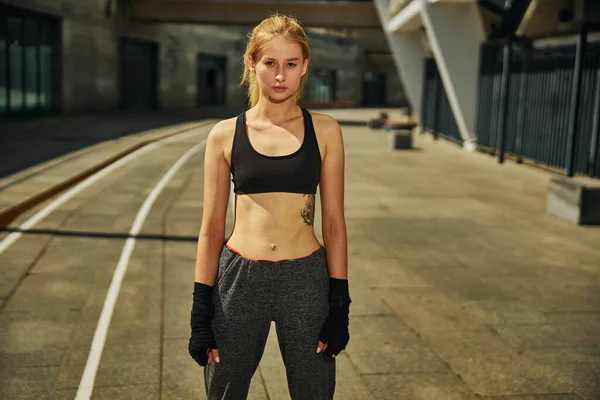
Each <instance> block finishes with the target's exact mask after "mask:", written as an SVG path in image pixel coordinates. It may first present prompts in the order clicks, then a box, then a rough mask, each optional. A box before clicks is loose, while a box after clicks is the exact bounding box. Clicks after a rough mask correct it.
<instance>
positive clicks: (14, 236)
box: [0, 126, 199, 254]
mask: <svg viewBox="0 0 600 400" xmlns="http://www.w3.org/2000/svg"><path fill="white" fill-rule="evenodd" d="M196 128H198V127H197V126H196V127H194V128H191V129H193V130H192V131H189V132H186V133H179V134H177V136H172V135H169V136H168V137H166V138H163V139H160V140H159V141H157V142H152V143H150V144H147V145H145V146H143V147H141V148H139V149H137V150H135V151H133V152H131V153H129V154H127V155H126V156H124V157H123V158H121V159H119V160H117V161H116V162H114V163H112V164H110V165H109V166H108V167H106V168H104V169H101V170H100V171H98V172H96V173H95V174H93V175H91V176H90V177H88V178H87V179H85V180H84V181H82V182H80V183H79V184H77V185H76V186H73V187H72V188H71V189H70V190H69V191H67V192H65V193H64V194H62V195H61V196H60V197H58V198H57V199H56V200H54V201H53V202H52V203H50V204H48V205H47V206H46V207H44V208H43V209H41V210H40V211H38V212H37V213H36V214H35V215H33V216H32V217H30V218H29V219H28V220H27V221H25V222H24V223H23V224H21V226H19V228H18V229H19V231H25V230H28V229H31V228H32V227H33V226H35V225H36V224H37V223H38V222H40V221H41V220H42V219H44V218H46V217H47V216H48V215H49V214H50V213H51V212H52V211H54V210H56V209H57V208H58V207H60V206H61V205H63V204H64V203H65V202H67V201H68V200H69V199H71V198H72V197H73V196H75V195H76V194H77V193H79V192H80V191H82V190H83V189H85V188H87V187H88V186H90V185H92V184H94V183H95V182H96V181H98V180H99V179H101V178H103V177H104V176H106V175H108V174H109V173H111V172H113V171H114V170H116V169H118V168H120V167H122V166H123V165H125V164H127V163H129V162H131V161H133V160H135V159H136V158H138V157H140V156H142V155H144V154H146V153H147V152H149V151H151V150H154V149H156V148H157V147H160V146H162V145H163V144H164V143H169V142H172V141H178V140H181V139H185V138H187V137H189V136H193V135H198V134H199V132H197V131H195V129H196ZM21 236H23V234H22V233H21V232H12V233H11V234H10V235H8V236H7V237H5V238H4V240H2V241H1V242H0V254H2V253H3V252H4V251H5V250H6V249H7V248H8V247H10V246H11V245H12V244H13V243H14V242H16V241H17V240H18V239H19V238H20V237H21Z"/></svg>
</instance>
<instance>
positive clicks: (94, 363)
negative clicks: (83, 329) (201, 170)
mask: <svg viewBox="0 0 600 400" xmlns="http://www.w3.org/2000/svg"><path fill="white" fill-rule="evenodd" d="M205 144H206V139H205V140H203V141H202V142H200V143H198V144H196V145H195V146H194V147H192V148H191V149H189V150H188V151H187V152H186V153H185V154H184V155H183V156H181V157H180V158H179V160H177V162H176V163H175V164H173V166H172V167H171V168H170V169H169V171H167V173H166V174H165V175H164V176H163V177H162V179H161V180H160V181H159V182H158V183H157V184H156V186H155V187H154V189H153V190H152V192H151V193H150V194H149V195H148V197H147V198H146V200H145V201H144V204H142V207H141V208H140V210H139V211H138V214H137V216H136V217H135V221H134V222H133V225H132V226H131V230H130V231H129V234H130V235H131V236H135V235H137V234H138V233H139V232H140V230H141V228H142V225H143V223H144V221H145V220H146V217H147V216H148V213H149V212H150V209H151V208H152V205H153V204H154V202H155V201H156V199H157V198H158V196H159V195H160V193H161V192H162V190H163V189H164V188H165V186H166V185H167V183H169V181H170V180H171V179H172V178H173V176H175V174H176V173H177V171H179V169H180V168H181V167H182V166H183V164H185V163H186V162H187V161H188V159H189V158H190V157H192V156H193V155H194V154H196V153H198V152H199V151H200V150H201V149H202V148H203V147H204V146H205ZM134 246H135V239H134V238H133V237H129V238H128V239H127V240H126V241H125V245H124V246H123V251H122V252H121V257H120V259H119V262H118V264H117V268H116V269H115V272H114V275H113V279H112V281H111V283H110V286H109V288H108V292H107V294H106V299H105V301H104V306H103V307H102V313H101V314H100V318H99V319H98V325H97V326H96V332H95V333H94V338H93V340H92V346H91V348H90V352H89V355H88V359H87V362H86V364H85V369H84V371H83V375H82V377H81V381H80V383H79V389H78V390H77V395H76V397H75V399H76V400H88V399H90V397H91V396H92V391H93V389H94V381H95V379H96V372H97V370H98V365H99V364H100V358H101V356H102V351H103V350H104V343H105V341H106V335H107V333H108V327H109V325H110V320H111V318H112V314H113V311H114V309H115V304H116V302H117V297H118V296H119V291H120V289H121V283H122V282H123V278H124V276H125V272H126V271H127V266H128V264H129V259H130V258H131V254H132V253H133V248H134Z"/></svg>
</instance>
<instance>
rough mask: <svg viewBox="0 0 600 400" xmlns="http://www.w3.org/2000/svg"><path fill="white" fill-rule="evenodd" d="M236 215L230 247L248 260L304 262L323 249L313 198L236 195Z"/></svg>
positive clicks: (307, 195) (278, 194) (295, 194)
mask: <svg viewBox="0 0 600 400" xmlns="http://www.w3.org/2000/svg"><path fill="white" fill-rule="evenodd" d="M235 213H236V218H235V227H234V229H233V232H232V234H231V236H230V238H229V240H228V241H227V245H228V247H229V248H231V249H232V250H234V251H237V252H238V253H239V254H240V255H241V256H243V257H245V258H249V259H253V260H269V261H280V260H289V259H295V258H302V257H306V256H308V255H310V254H312V253H313V252H315V251H316V250H318V249H319V248H320V246H321V244H320V243H319V241H318V239H317V238H316V236H315V232H314V218H315V196H314V195H309V194H304V195H303V194H298V193H257V194H243V195H237V206H236V212H235Z"/></svg>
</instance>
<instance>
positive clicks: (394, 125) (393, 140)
mask: <svg viewBox="0 0 600 400" xmlns="http://www.w3.org/2000/svg"><path fill="white" fill-rule="evenodd" d="M416 126H417V124H416V123H414V122H406V121H403V122H400V121H389V120H388V121H386V122H385V123H384V124H383V129H385V131H386V133H387V135H388V141H389V144H390V147H391V148H392V149H394V150H398V149H411V148H412V136H413V130H414V128H415V127H416Z"/></svg>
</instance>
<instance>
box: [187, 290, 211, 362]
mask: <svg viewBox="0 0 600 400" xmlns="http://www.w3.org/2000/svg"><path fill="white" fill-rule="evenodd" d="M212 295H213V287H212V286H208V285H205V284H204V283H199V282H194V300H193V303H192V312H191V322H190V325H191V328H192V335H191V337H190V341H189V343H188V351H189V353H190V356H192V358H193V359H194V360H195V361H196V362H197V363H198V364H199V365H200V366H203V367H204V366H206V364H207V363H208V350H214V349H216V348H217V342H216V341H215V336H214V334H213V331H212V328H211V325H210V321H211V320H212V318H213V316H214V306H213V302H212Z"/></svg>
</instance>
